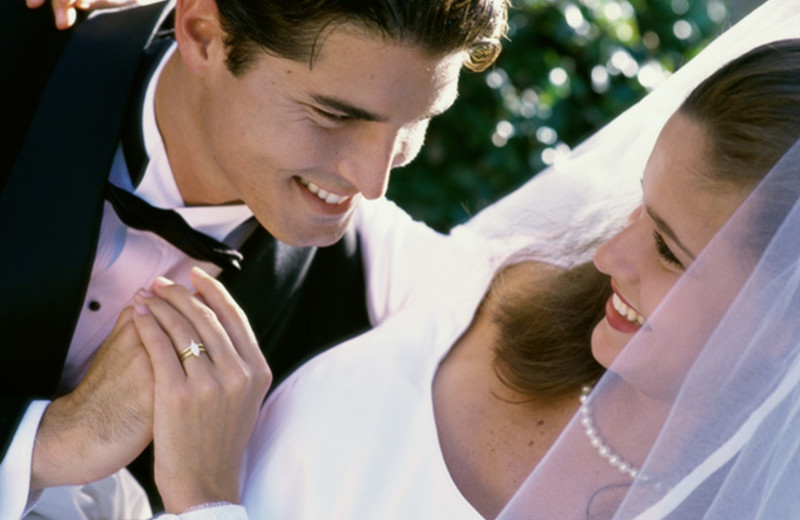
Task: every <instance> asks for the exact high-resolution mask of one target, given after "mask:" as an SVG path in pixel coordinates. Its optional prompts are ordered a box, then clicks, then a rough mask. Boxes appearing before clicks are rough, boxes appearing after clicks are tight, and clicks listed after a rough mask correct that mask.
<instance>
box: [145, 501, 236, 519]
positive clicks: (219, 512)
mask: <svg viewBox="0 0 800 520" xmlns="http://www.w3.org/2000/svg"><path fill="white" fill-rule="evenodd" d="M156 518H157V519H158V520H248V517H247V512H246V511H245V509H244V507H243V506H240V505H236V504H222V505H217V504H205V505H202V506H198V507H195V508H192V509H190V510H188V511H185V512H183V513H181V514H179V515H171V514H163V515H159V516H158V517H156Z"/></svg>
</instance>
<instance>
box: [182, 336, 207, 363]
mask: <svg viewBox="0 0 800 520" xmlns="http://www.w3.org/2000/svg"><path fill="white" fill-rule="evenodd" d="M203 352H208V351H207V350H206V347H204V346H203V344H202V343H195V342H194V340H192V342H191V343H189V346H188V347H186V348H185V349H183V350H181V351H180V353H179V354H178V359H179V360H180V361H181V362H183V361H185V360H186V359H188V358H190V357H192V356H195V357H200V354H202V353H203Z"/></svg>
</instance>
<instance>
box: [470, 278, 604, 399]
mask: <svg viewBox="0 0 800 520" xmlns="http://www.w3.org/2000/svg"><path fill="white" fill-rule="evenodd" d="M510 268H513V269H526V270H529V271H528V272H527V273H525V275H524V276H523V277H520V278H522V279H524V280H525V283H523V284H516V282H515V285H514V286H511V285H510V284H506V283H504V271H501V272H500V273H499V274H498V275H497V277H496V278H495V281H494V282H493V283H492V288H491V289H490V293H489V295H488V296H487V302H489V304H488V308H487V309H486V311H488V312H492V313H493V315H494V316H493V318H494V319H495V321H496V323H497V324H498V325H499V331H500V334H499V338H500V339H499V341H498V344H497V345H495V355H496V357H495V367H494V368H495V372H496V373H497V375H498V377H499V378H500V380H501V381H502V382H503V383H504V384H505V385H506V386H507V387H509V388H510V389H512V390H514V391H515V392H517V393H518V394H520V395H521V396H522V397H523V399H525V398H527V399H528V400H531V399H537V398H542V397H551V396H556V395H562V394H565V393H568V392H574V391H575V390H577V389H579V388H580V387H581V386H582V385H584V384H588V383H592V382H594V381H596V380H597V379H598V378H599V377H600V376H601V375H602V374H603V371H604V369H603V367H602V366H601V365H600V364H599V363H597V361H596V360H595V359H594V357H593V356H592V351H591V336H592V330H594V327H595V325H597V323H598V322H599V321H600V320H601V319H602V317H603V316H604V313H605V303H606V301H607V300H608V298H609V297H610V296H611V285H610V281H609V278H608V276H606V275H604V274H602V273H600V272H598V271H597V269H596V268H595V267H594V265H593V264H592V263H591V262H588V263H585V264H581V265H579V266H577V267H574V268H572V269H563V268H560V267H556V266H551V265H548V264H542V263H538V262H525V263H522V264H518V265H516V266H511V267H510ZM514 279H515V280H518V279H519V278H517V277H514Z"/></svg>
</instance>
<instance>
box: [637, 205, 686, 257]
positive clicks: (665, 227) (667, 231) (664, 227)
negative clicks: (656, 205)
mask: <svg viewBox="0 0 800 520" xmlns="http://www.w3.org/2000/svg"><path fill="white" fill-rule="evenodd" d="M644 209H645V211H647V214H648V215H650V218H651V219H653V222H655V224H656V227H657V228H658V230H659V231H660V232H661V234H663V235H665V236H667V237H669V239H670V240H672V241H673V242H674V243H675V245H677V246H678V247H679V248H680V249H681V251H683V252H684V254H686V256H688V257H689V258H690V259H691V260H692V261H694V260H695V255H694V253H692V252H691V251H690V250H689V248H687V247H686V246H685V245H684V244H683V242H681V241H680V239H679V238H678V236H677V235H676V234H675V232H674V231H673V230H672V228H671V227H669V224H667V223H666V222H664V219H662V218H661V217H659V216H658V214H657V213H656V212H655V211H653V209H652V208H651V207H650V206H648V205H647V204H645V205H644Z"/></svg>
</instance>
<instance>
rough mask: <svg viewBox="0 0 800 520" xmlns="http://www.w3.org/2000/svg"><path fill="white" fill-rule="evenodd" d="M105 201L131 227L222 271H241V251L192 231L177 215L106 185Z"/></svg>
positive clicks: (120, 189)
mask: <svg viewBox="0 0 800 520" xmlns="http://www.w3.org/2000/svg"><path fill="white" fill-rule="evenodd" d="M106 199H108V201H109V202H110V203H111V205H112V206H113V207H114V211H116V213H117V215H118V216H119V218H120V220H122V222H124V223H125V225H127V226H128V227H132V228H136V229H139V230H142V231H152V232H153V233H156V234H158V235H159V236H160V237H161V238H163V239H164V240H166V241H168V242H169V243H171V244H172V245H174V246H175V247H177V248H178V249H180V250H181V251H183V252H184V253H186V254H187V255H189V256H191V257H192V258H196V259H197V260H204V261H206V262H213V263H215V264H216V265H218V266H220V267H221V268H223V269H225V268H228V267H232V268H234V269H237V270H238V269H241V264H240V262H241V261H242V254H241V253H239V251H237V250H235V249H232V248H230V247H228V246H227V245H225V244H223V243H222V242H219V241H217V240H215V239H213V238H211V237H210V236H208V235H205V234H203V233H201V232H199V231H197V230H196V229H194V228H192V227H191V226H190V225H189V224H187V223H186V221H185V220H183V217H181V216H180V215H179V214H178V213H176V212H174V211H172V210H169V209H161V208H156V207H154V206H151V205H150V204H148V203H147V202H145V201H144V200H142V199H140V198H139V197H137V196H136V195H134V194H133V193H130V192H128V191H125V190H124V189H122V188H120V187H117V186H115V185H113V184H111V183H110V182H108V183H106Z"/></svg>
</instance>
